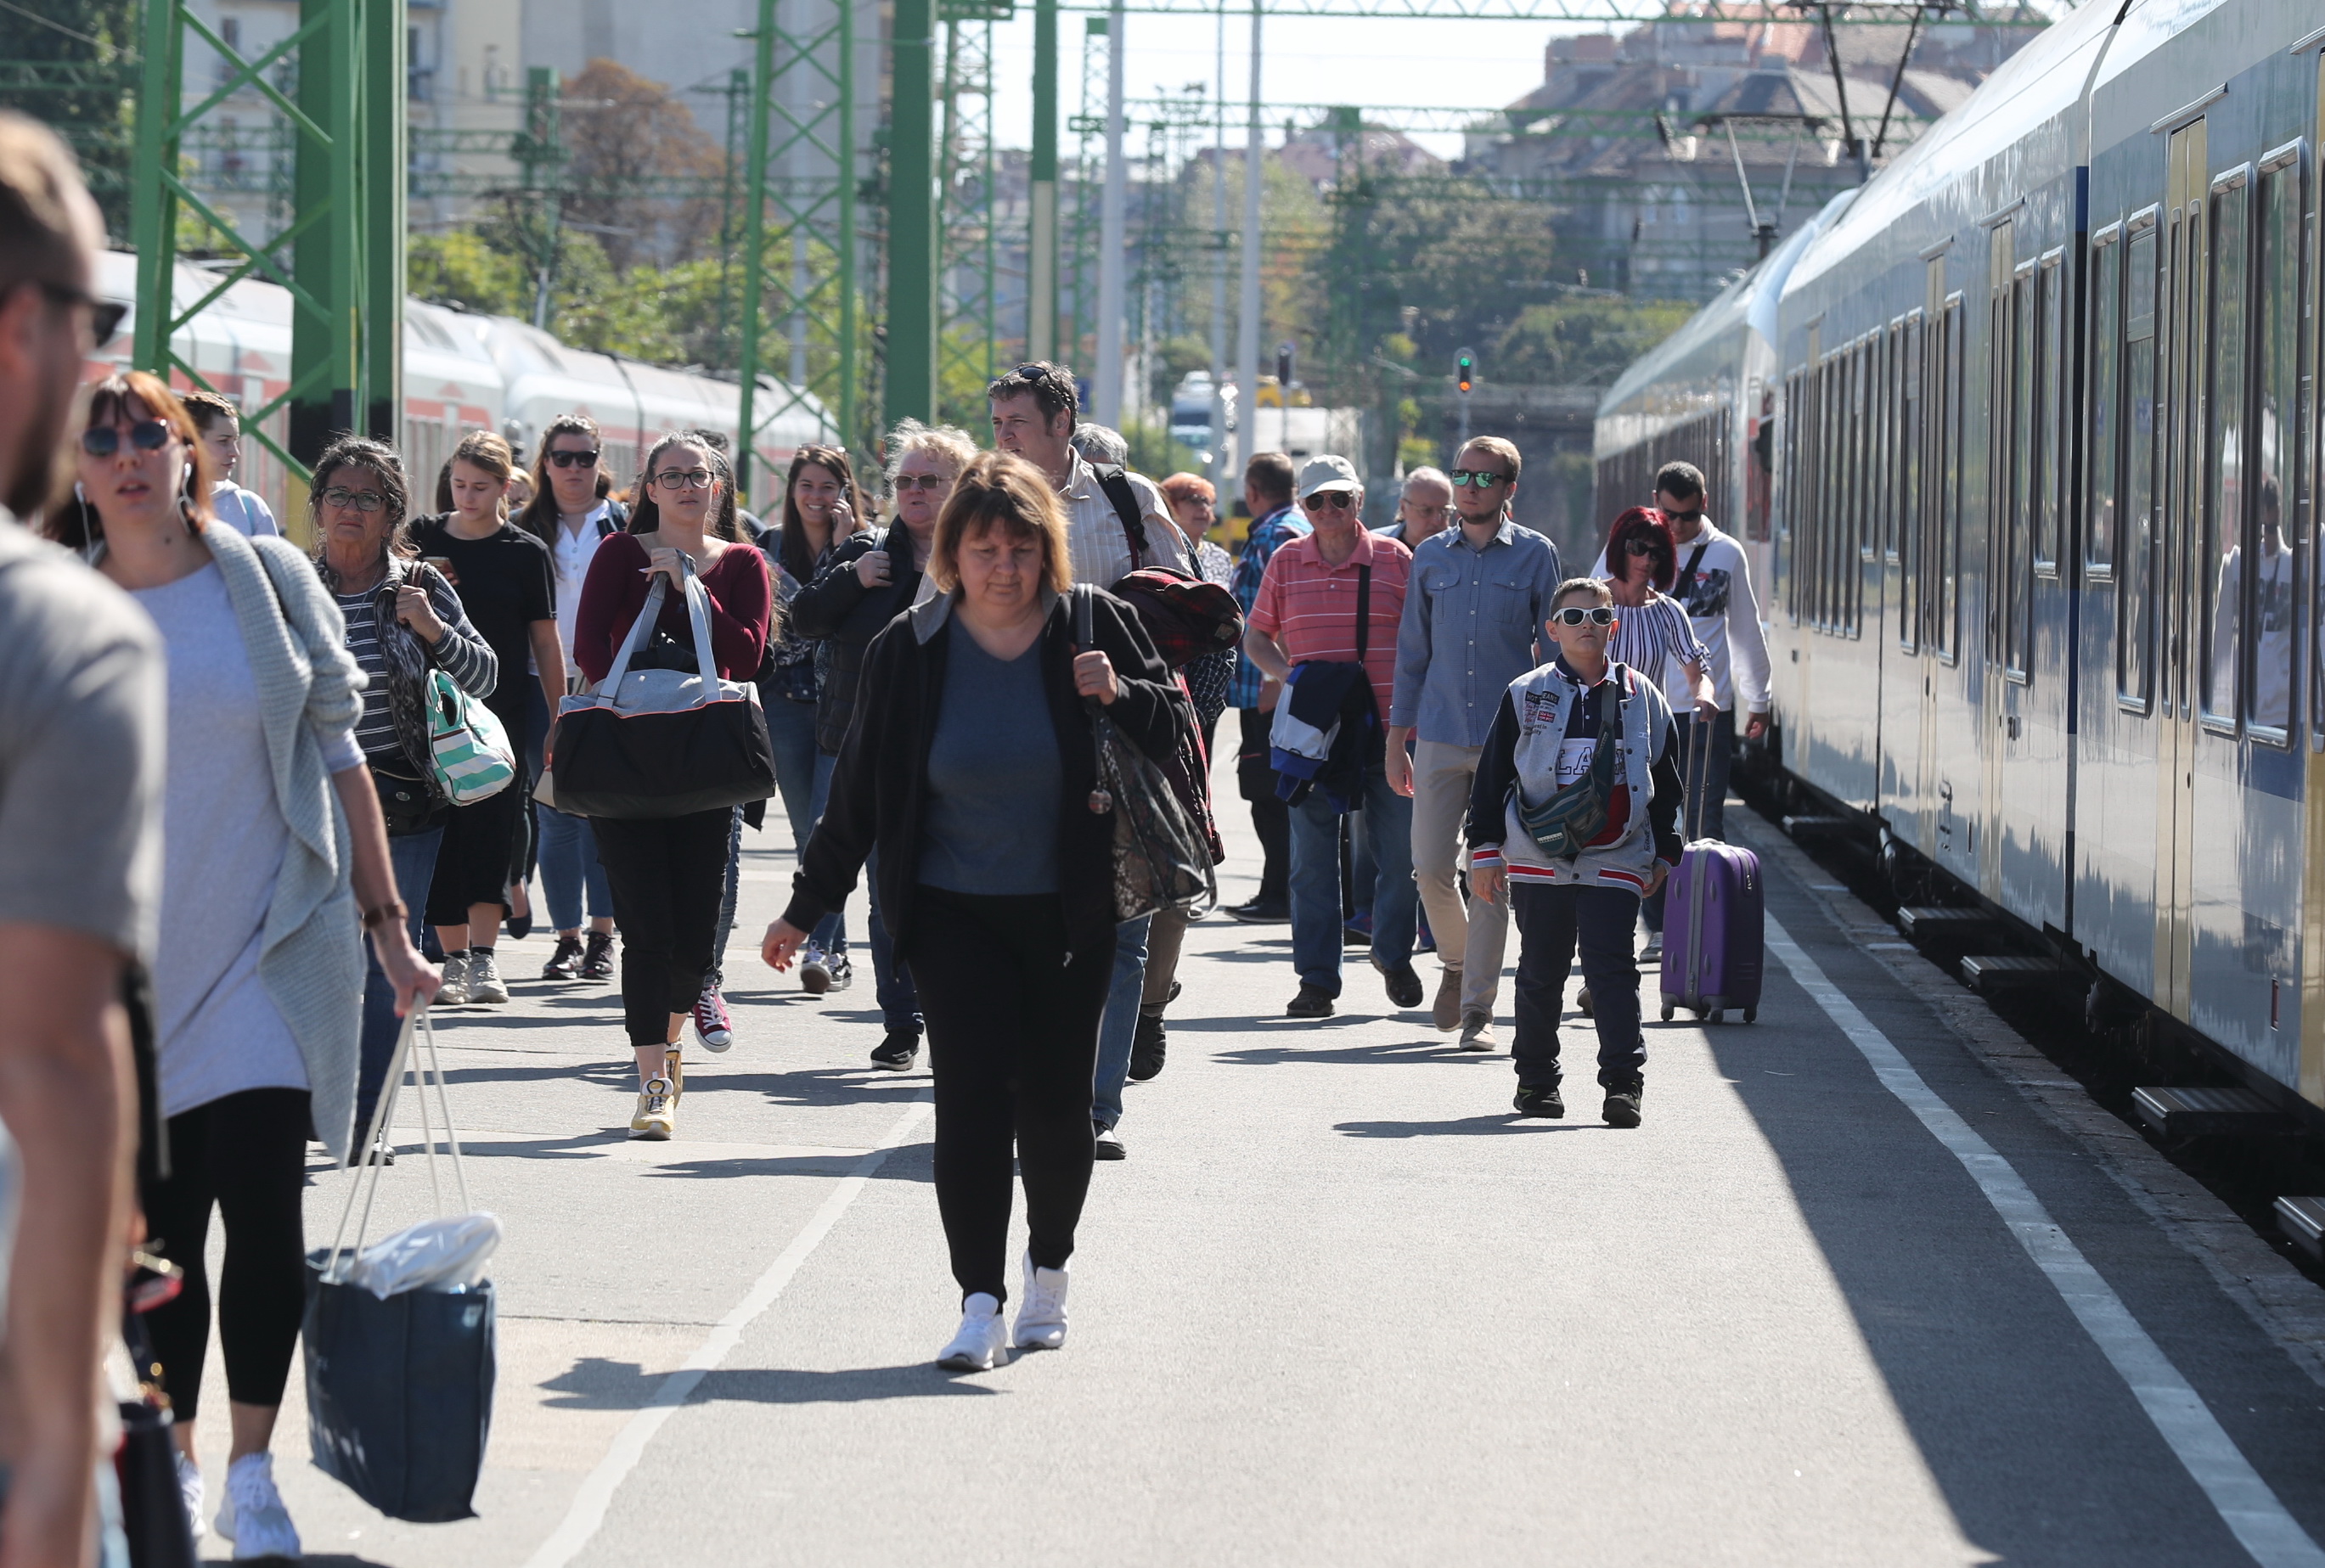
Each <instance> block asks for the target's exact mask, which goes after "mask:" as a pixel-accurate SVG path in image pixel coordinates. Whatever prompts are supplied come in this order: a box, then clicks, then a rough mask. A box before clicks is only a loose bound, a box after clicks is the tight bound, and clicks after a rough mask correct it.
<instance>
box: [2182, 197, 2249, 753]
mask: <svg viewBox="0 0 2325 1568" xmlns="http://www.w3.org/2000/svg"><path fill="white" fill-rule="evenodd" d="M2211 207H2212V222H2211V230H2212V234H2211V239H2212V245H2211V251H2212V254H2211V263H2212V288H2211V295H2212V299H2211V305H2212V319H2211V330H2210V332H2209V335H2208V337H2207V338H2206V342H2207V343H2208V344H2209V346H2210V348H2211V351H2212V353H2211V364H2209V367H2208V369H2209V379H2210V384H2209V388H2208V389H2207V396H2206V399H2205V402H2206V405H2207V409H2206V411H2207V414H2208V416H2209V418H2208V419H2207V420H2206V429H2205V448H2204V462H2205V468H2204V475H2203V481H2202V483H2203V491H2204V493H2203V496H2202V499H2201V504H2202V508H2203V510H2202V512H2201V517H2202V522H2201V524H2200V527H2201V532H2200V535H2199V540H2200V542H2199V544H2198V547H2197V550H2196V580H2195V583H2194V585H2193V586H2195V587H2196V589H2197V590H2198V591H2199V592H2200V593H2203V594H2205V597H2204V601H2203V605H2204V615H2203V624H2202V625H2201V626H2200V628H2199V630H2198V632H2197V637H2198V641H2197V644H2196V646H2197V647H2198V648H2199V649H2200V650H2201V659H2202V663H2201V671H2200V678H2199V679H2198V681H2197V696H2198V697H2199V699H2200V703H2201V705H2202V712H2203V715H2204V718H2205V719H2206V720H2207V721H2208V722H2209V724H2212V725H2213V726H2214V727H2216V728H2233V727H2234V724H2235V720H2236V711H2237V706H2236V696H2237V663H2238V658H2237V655H2238V651H2239V650H2241V649H2242V648H2243V646H2244V613H2243V612H2244V584H2243V581H2242V579H2243V577H2244V576H2245V574H2246V552H2245V550H2244V549H2243V531H2244V530H2243V519H2244V492H2245V437H2246V434H2247V432H2248V429H2249V426H2248V424H2247V422H2246V414H2245V404H2246V375H2247V373H2248V371H2249V364H2248V361H2247V358H2246V332H2247V330H2248V323H2247V322H2246V303H2245V285H2246V281H2247V278H2248V276H2249V272H2250V268H2251V265H2252V190H2251V182H2250V180H2248V179H2247V178H2246V174H2245V172H2244V171H2241V170H2240V171H2237V172H2236V173H2234V174H2231V175H2229V176H2228V177H2227V178H2226V179H2225V180H2221V181H2220V182H2219V183H2218V184H2216V185H2215V186H2214V187H2213V188H2212V198H2211ZM2207 590H2209V592H2208V591H2207Z"/></svg>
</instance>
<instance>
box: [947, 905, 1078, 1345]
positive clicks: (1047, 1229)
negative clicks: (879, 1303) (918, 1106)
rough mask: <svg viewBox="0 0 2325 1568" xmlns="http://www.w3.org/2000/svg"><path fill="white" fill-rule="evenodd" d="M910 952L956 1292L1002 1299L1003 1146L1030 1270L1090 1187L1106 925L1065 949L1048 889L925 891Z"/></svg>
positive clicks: (1061, 1256) (1056, 1262) (1064, 1246)
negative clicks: (994, 893) (1021, 1196)
mask: <svg viewBox="0 0 2325 1568" xmlns="http://www.w3.org/2000/svg"><path fill="white" fill-rule="evenodd" d="M907 940H908V941H909V943H910V948H909V950H908V951H907V952H906V953H905V955H904V959H905V962H906V964H909V965H910V966H911V968H912V984H913V987H914V988H915V990H917V991H918V992H919V993H920V999H921V1012H922V1016H923V1017H924V1018H925V1019H927V1021H928V1030H929V1070H930V1072H931V1074H932V1075H934V1077H935V1079H936V1104H937V1137H936V1176H937V1212H938V1213H940V1215H942V1216H943V1219H944V1228H945V1241H946V1244H947V1245H948V1246H949V1248H950V1250H951V1252H952V1277H953V1278H954V1279H956V1280H958V1281H959V1284H960V1290H961V1295H962V1296H963V1297H964V1298H966V1297H968V1296H970V1295H972V1294H974V1293H976V1292H977V1291H980V1290H981V1291H984V1292H985V1293H986V1294H987V1295H989V1296H992V1297H993V1298H994V1299H995V1300H996V1301H1006V1300H1007V1299H1008V1298H1009V1289H1008V1284H1007V1279H1008V1267H1009V1259H1008V1251H1009V1204H1010V1197H1011V1193H1010V1185H1011V1174H1010V1168H1009V1164H1010V1153H1011V1149H1012V1147H1013V1145H1014V1149H1015V1153H1016V1157H1017V1169H1018V1170H1019V1171H1020V1172H1022V1173H1023V1175H1024V1182H1025V1220H1026V1223H1027V1224H1028V1226H1029V1227H1030V1228H1031V1230H1032V1232H1033V1238H1032V1244H1031V1248H1030V1250H1031V1251H1032V1252H1033V1262H1034V1265H1035V1266H1036V1267H1037V1268H1064V1267H1065V1266H1066V1259H1069V1258H1070V1257H1072V1256H1073V1251H1074V1227H1075V1226H1076V1225H1077V1224H1079V1222H1080V1221H1081V1214H1082V1200H1083V1199H1084V1198H1085V1197H1087V1196H1088V1194H1089V1181H1090V1158H1091V1150H1092V1147H1093V1144H1092V1139H1093V1132H1092V1128H1091V1123H1090V1082H1091V1078H1092V1076H1093V1075H1095V1073H1096V1071H1097V1068H1098V1019H1099V1018H1100V1017H1101V1016H1102V1015H1103V1014H1104V1013H1105V1011H1106V994H1107V987H1108V986H1109V985H1110V984H1111V983H1112V982H1113V979H1114V941H1115V930H1114V927H1111V926H1109V927H1107V928H1106V931H1105V933H1104V935H1103V936H1100V937H1098V939H1097V940H1095V941H1086V942H1085V943H1084V945H1081V946H1079V947H1076V948H1074V949H1073V950H1072V954H1071V957H1070V959H1067V961H1066V962H1064V963H1062V964H1061V962H1060V960H1061V958H1067V953H1068V948H1067V936H1066V928H1065V920H1064V918H1063V916H1062V915H1061V912H1060V910H1059V907H1058V900H1057V899H1055V898H1054V897H1051V896H1047V895H1042V896H1036V897H1030V898H1001V897H986V896H978V895H973V894H967V893H950V892H946V891H944V890H940V889H937V888H929V887H923V888H921V889H920V890H918V892H917V894H916V896H915V899H914V908H913V910H912V935H911V936H910V937H909V938H907Z"/></svg>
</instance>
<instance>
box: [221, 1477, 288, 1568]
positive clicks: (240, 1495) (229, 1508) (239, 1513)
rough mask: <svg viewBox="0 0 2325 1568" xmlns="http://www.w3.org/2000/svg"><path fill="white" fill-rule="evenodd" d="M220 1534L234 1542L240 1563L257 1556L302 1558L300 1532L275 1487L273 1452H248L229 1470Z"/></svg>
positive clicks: (222, 1505)
mask: <svg viewBox="0 0 2325 1568" xmlns="http://www.w3.org/2000/svg"><path fill="white" fill-rule="evenodd" d="M218 1534H219V1535H220V1536H223V1537H225V1538H226V1539H227V1540H229V1541H232V1542H233V1543H234V1560H235V1561H236V1562H237V1563H242V1562H246V1561H248V1560H250V1559H252V1558H256V1557H273V1558H278V1559H285V1560H288V1561H290V1562H292V1563H296V1562H297V1561H299V1558H300V1556H301V1552H300V1547H299V1531H298V1529H297V1528H296V1526H293V1525H292V1523H291V1510H290V1509H288V1508H284V1507H283V1494H282V1493H281V1492H279V1491H276V1490H274V1456H273V1454H271V1453H245V1454H244V1455H243V1456H242V1457H241V1458H240V1459H237V1460H236V1461H235V1462H234V1464H233V1466H232V1468H230V1469H229V1470H227V1472H226V1501H225V1502H223V1503H221V1504H219V1505H218Z"/></svg>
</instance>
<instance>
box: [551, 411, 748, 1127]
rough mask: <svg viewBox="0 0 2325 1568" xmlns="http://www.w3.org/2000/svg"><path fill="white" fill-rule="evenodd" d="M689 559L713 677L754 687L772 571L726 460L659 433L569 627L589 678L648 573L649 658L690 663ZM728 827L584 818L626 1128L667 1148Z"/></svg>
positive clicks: (705, 445) (609, 659)
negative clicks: (613, 935)
mask: <svg viewBox="0 0 2325 1568" xmlns="http://www.w3.org/2000/svg"><path fill="white" fill-rule="evenodd" d="M689 563H690V564H691V566H692V567H693V576H694V578H695V580H696V581H697V582H698V583H699V585H700V586H701V588H702V592H703V595H704V596H705V598H706V599H707V600H708V601H709V620H710V650H711V657H712V658H713V659H716V660H717V661H718V671H717V674H718V676H720V677H722V678H725V679H727V680H749V679H752V678H754V677H755V676H756V675H757V674H758V671H759V663H760V659H761V656H762V654H763V653H764V650H765V648H766V642H767V635H768V630H769V627H770V624H771V623H772V622H773V617H774V595H773V587H772V586H771V584H770V583H769V581H768V577H767V567H766V562H765V561H764V558H761V556H760V554H759V552H758V551H757V550H755V549H752V548H751V547H750V546H749V545H747V544H746V543H744V542H743V539H742V528H741V525H740V523H739V522H737V521H736V515H735V487H734V483H733V480H732V477H731V475H729V472H728V470H727V460H726V458H725V457H724V456H723V455H721V454H720V453H719V452H718V450H717V449H716V448H715V447H712V446H711V445H710V444H709V442H707V441H705V440H703V439H701V438H699V437H698V436H690V435H667V436H664V437H662V439H660V440H659V441H657V442H655V443H654V445H653V449H652V450H650V451H649V452H648V453H647V454H646V460H645V465H644V475H643V476H642V481H641V484H640V485H639V490H638V508H637V512H636V514H635V518H634V520H633V522H632V531H631V532H628V533H622V534H616V535H614V536H613V537H612V538H610V539H608V540H606V541H605V542H604V543H603V544H602V545H600V546H599V547H598V549H597V558H595V559H594V560H592V561H591V562H590V563H589V580H588V582H587V583H586V584H585V585H583V586H582V590H581V607H580V611H579V614H578V616H577V617H576V619H575V623H574V627H573V657H574V659H575V660H576V662H578V663H579V665H580V667H581V673H582V674H583V675H585V676H587V677H588V678H589V680H591V681H592V682H597V681H602V680H604V679H605V678H606V676H607V672H608V671H609V670H611V669H613V667H614V658H615V655H616V652H618V651H619V650H620V649H621V646H622V644H623V642H624V641H625V640H626V639H627V638H628V637H629V634H630V628H631V627H632V626H633V625H634V624H635V623H636V621H637V618H638V615H639V614H640V613H641V612H643V611H644V608H645V602H646V595H647V592H648V590H649V588H650V586H651V585H652V584H653V579H654V578H655V577H656V576H660V577H662V578H663V579H665V580H666V582H667V584H668V586H666V587H665V588H664V590H663V594H662V611H661V613H660V615H659V616H658V617H657V618H656V621H655V623H654V624H655V631H656V632H658V633H659V634H660V635H659V636H658V637H657V639H656V641H657V643H663V642H664V641H666V643H667V644H668V646H667V647H666V648H663V649H661V650H656V649H654V648H649V650H647V651H648V652H650V653H652V654H653V657H654V658H655V659H661V660H667V661H671V662H678V663H681V664H682V666H683V667H684V668H691V667H692V665H691V660H692V659H693V657H694V654H693V647H694V634H693V632H692V629H691V621H690V616H689V614H688V611H687V595H686V577H687V566H688V564H689ZM632 662H633V663H634V664H635V663H637V662H639V661H638V660H636V659H633V661H632ZM699 673H700V674H702V675H704V676H706V677H708V676H709V675H710V674H711V673H712V672H711V671H709V670H702V671H700V672H699ZM734 823H735V811H734V808H733V807H718V808H716V809H714V810H710V811H698V812H691V813H689V814H688V815H686V816H668V817H654V818H644V819H633V818H623V819H616V818H612V817H596V818H592V819H591V824H590V826H592V827H593V828H594V829H595V830H596V834H597V855H598V858H599V860H600V861H602V862H604V864H605V868H606V876H607V882H608V884H609V885H610V886H611V888H612V890H613V895H614V914H615V918H616V919H618V920H619V921H620V922H621V927H622V1017H623V1022H624V1025H625V1028H627V1030H628V1032H629V1037H630V1047H631V1052H632V1055H633V1056H635V1059H636V1063H637V1069H638V1099H637V1109H636V1111H635V1113H634V1114H633V1115H632V1116H631V1118H630V1130H631V1131H632V1132H633V1133H634V1134H635V1135H636V1136H638V1137H640V1138H645V1139H666V1138H669V1137H670V1136H671V1135H672V1132H673V1131H675V1130H676V1124H677V1109H678V1100H679V1096H680V1095H681V1094H682V1093H684V1092H685V1087H686V1079H685V1074H684V1068H683V1066H682V1065H681V1056H680V1031H681V1029H682V1028H684V1027H685V1025H686V1021H687V1019H688V1017H689V1016H690V1014H692V1013H693V1012H694V1010H695V1007H696V1003H697V1002H698V1001H699V999H700V997H701V994H702V989H703V983H704V980H705V978H706V977H707V976H708V975H709V973H710V971H711V966H712V964H713V963H714V958H713V951H712V943H713V938H714V936H715V935H716V933H717V927H718V913H719V899H720V893H721V890H722V887H723V884H724V881H725V877H726V872H727V860H728V855H729V853H730V845H731V843H732V835H733V832H734ZM730 1041H731V1037H730V1039H729V1040H712V1039H710V1038H705V1039H704V1041H703V1043H704V1045H705V1046H707V1047H709V1049H711V1050H713V1051H723V1050H725V1049H726V1048H727V1044H728V1043H730Z"/></svg>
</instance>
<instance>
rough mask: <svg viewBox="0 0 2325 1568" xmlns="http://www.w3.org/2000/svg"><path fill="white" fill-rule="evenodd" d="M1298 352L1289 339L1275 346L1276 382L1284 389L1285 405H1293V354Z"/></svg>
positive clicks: (1287, 406) (1288, 406)
mask: <svg viewBox="0 0 2325 1568" xmlns="http://www.w3.org/2000/svg"><path fill="white" fill-rule="evenodd" d="M1295 352H1297V351H1296V349H1295V348H1294V346H1293V345H1292V342H1291V341H1290V340H1289V339H1286V340H1285V341H1283V342H1282V343H1279V344H1277V345H1276V346H1275V384H1276V385H1278V386H1280V387H1282V388H1283V406H1284V407H1285V408H1290V407H1291V406H1292V355H1293V354H1294V353H1295Z"/></svg>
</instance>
